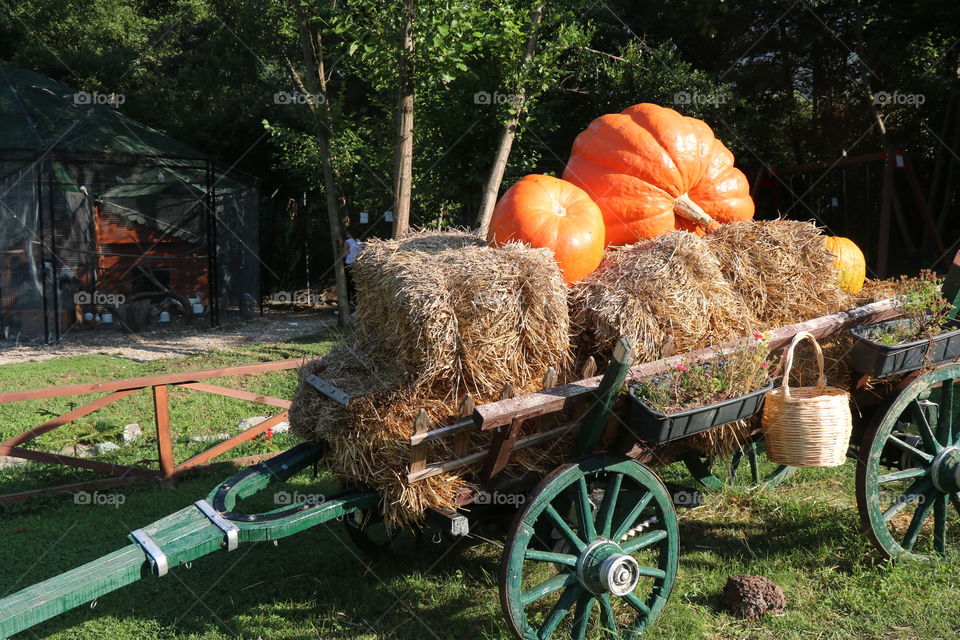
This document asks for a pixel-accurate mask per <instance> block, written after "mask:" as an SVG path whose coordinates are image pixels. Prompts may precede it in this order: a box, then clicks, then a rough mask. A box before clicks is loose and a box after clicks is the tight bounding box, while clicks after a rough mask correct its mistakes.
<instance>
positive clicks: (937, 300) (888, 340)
mask: <svg viewBox="0 0 960 640" xmlns="http://www.w3.org/2000/svg"><path fill="white" fill-rule="evenodd" d="M942 287H943V278H941V277H939V276H938V275H937V274H936V273H934V272H933V271H931V270H929V269H924V270H923V271H921V272H920V273H919V275H917V276H916V277H915V278H908V277H907V276H901V278H900V282H899V283H898V285H897V289H898V291H900V295H899V296H898V297H897V308H898V309H899V310H900V312H901V313H902V314H903V317H904V321H903V322H897V321H894V322H892V323H890V324H887V325H884V326H881V327H878V328H877V330H876V331H875V332H874V334H873V336H872V338H873V339H874V340H876V341H877V342H879V343H880V344H885V345H894V344H900V343H902V342H912V341H914V340H920V339H921V338H935V337H937V336H938V335H940V334H941V333H943V327H944V326H945V325H946V324H947V320H948V319H949V315H950V312H951V311H953V304H952V303H951V302H950V301H949V300H947V299H946V298H944V297H943V292H942Z"/></svg>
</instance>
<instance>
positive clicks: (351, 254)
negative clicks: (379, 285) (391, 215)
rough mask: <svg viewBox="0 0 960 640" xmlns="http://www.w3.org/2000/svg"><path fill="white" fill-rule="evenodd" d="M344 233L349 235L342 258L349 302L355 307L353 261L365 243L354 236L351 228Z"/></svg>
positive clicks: (344, 242) (345, 241)
mask: <svg viewBox="0 0 960 640" xmlns="http://www.w3.org/2000/svg"><path fill="white" fill-rule="evenodd" d="M344 233H345V234H346V236H347V237H346V239H345V240H344V241H343V255H342V256H341V258H343V264H344V267H345V268H344V272H345V273H346V276H347V304H349V305H350V306H351V307H353V306H354V305H355V304H356V302H355V299H356V287H355V286H354V284H353V261H354V260H356V259H357V255H359V254H360V249H362V248H363V245H362V244H360V241H359V240H357V239H356V238H354V237H353V234H352V233H350V229H346V230H345V231H344Z"/></svg>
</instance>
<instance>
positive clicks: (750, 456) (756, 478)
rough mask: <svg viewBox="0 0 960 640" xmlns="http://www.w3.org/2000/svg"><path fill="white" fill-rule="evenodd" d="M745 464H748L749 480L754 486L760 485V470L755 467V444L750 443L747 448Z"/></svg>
mask: <svg viewBox="0 0 960 640" xmlns="http://www.w3.org/2000/svg"><path fill="white" fill-rule="evenodd" d="M747 462H749V463H750V479H751V480H753V484H754V485H758V484H760V469H759V467H758V466H757V443H756V442H751V443H750V446H749V447H748V448H747Z"/></svg>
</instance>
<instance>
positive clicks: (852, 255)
mask: <svg viewBox="0 0 960 640" xmlns="http://www.w3.org/2000/svg"><path fill="white" fill-rule="evenodd" d="M823 241H824V245H825V246H826V247H827V251H829V252H830V253H832V254H833V255H834V266H836V268H837V272H838V273H839V274H840V288H841V289H843V290H844V291H846V292H848V293H856V292H858V291H860V289H863V282H864V280H866V278H867V263H866V260H865V259H864V257H863V251H860V247H858V246H857V245H856V243H854V241H853V240H851V239H850V238H842V237H840V236H826V237H825V238H824V239H823Z"/></svg>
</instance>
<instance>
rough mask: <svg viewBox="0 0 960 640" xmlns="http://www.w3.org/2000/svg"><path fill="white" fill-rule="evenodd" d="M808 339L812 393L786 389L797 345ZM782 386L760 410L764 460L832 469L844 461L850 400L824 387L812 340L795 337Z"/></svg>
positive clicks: (807, 389) (806, 389)
mask: <svg viewBox="0 0 960 640" xmlns="http://www.w3.org/2000/svg"><path fill="white" fill-rule="evenodd" d="M806 338H809V339H810V341H811V342H813V346H814V348H815V350H816V352H817V365H818V366H819V368H820V376H819V377H818V378H817V384H816V386H814V387H797V388H794V389H791V388H790V368H791V367H792V366H793V350H794V348H795V347H796V346H797V343H798V342H800V341H801V340H803V339H806ZM783 362H784V365H783V383H782V386H780V388H778V389H774V390H773V391H770V392H769V393H767V398H766V401H765V404H764V406H763V437H764V440H765V441H766V445H767V458H769V459H770V460H772V461H773V462H776V463H778V464H785V465H789V466H791V467H836V466H839V465H841V464H843V462H844V460H846V455H847V449H848V447H849V446H850V431H851V429H852V428H853V425H852V419H851V416H850V394H849V393H847V392H846V391H844V390H843V389H837V388H836V387H828V386H827V384H826V378H825V377H824V374H823V351H822V350H821V349H820V344H819V343H818V342H817V339H816V338H815V337H813V336H812V335H811V334H809V333H807V332H805V331H801V332H800V333H798V334H797V335H796V336H794V338H793V341H792V342H791V343H790V346H789V347H787V350H786V352H785V353H784V356H783Z"/></svg>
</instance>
